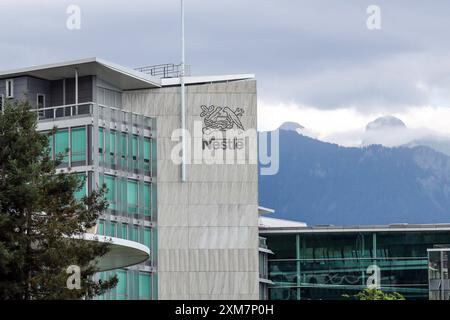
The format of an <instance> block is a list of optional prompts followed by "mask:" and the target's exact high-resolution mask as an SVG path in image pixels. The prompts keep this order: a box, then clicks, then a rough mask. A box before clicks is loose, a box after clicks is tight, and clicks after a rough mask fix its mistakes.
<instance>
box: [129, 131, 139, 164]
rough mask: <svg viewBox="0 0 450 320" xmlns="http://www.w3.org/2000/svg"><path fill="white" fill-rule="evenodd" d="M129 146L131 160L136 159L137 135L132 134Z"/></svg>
mask: <svg viewBox="0 0 450 320" xmlns="http://www.w3.org/2000/svg"><path fill="white" fill-rule="evenodd" d="M131 146H132V148H131V149H132V150H131V155H132V157H133V160H137V156H138V137H137V136H133V139H132V143H131Z"/></svg>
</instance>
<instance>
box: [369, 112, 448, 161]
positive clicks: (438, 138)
mask: <svg viewBox="0 0 450 320" xmlns="http://www.w3.org/2000/svg"><path fill="white" fill-rule="evenodd" d="M372 144H381V145H383V146H386V147H396V146H405V147H409V148H412V147H416V146H427V147H430V148H431V149H434V150H436V151H439V152H442V153H444V154H446V155H448V156H450V137H445V136H442V135H439V134H438V133H436V132H433V131H431V130H428V129H424V128H417V129H412V128H408V127H407V126H406V125H405V123H404V122H403V121H402V120H400V119H399V118H396V117H394V116H383V117H379V118H377V119H375V120H374V121H372V122H370V123H368V124H367V125H366V130H365V132H364V134H363V139H362V143H361V146H368V145H372Z"/></svg>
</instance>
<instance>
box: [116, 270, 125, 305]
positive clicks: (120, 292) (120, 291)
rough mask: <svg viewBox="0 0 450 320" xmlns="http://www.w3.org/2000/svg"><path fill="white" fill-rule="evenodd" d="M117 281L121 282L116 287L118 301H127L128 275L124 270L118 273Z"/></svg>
mask: <svg viewBox="0 0 450 320" xmlns="http://www.w3.org/2000/svg"><path fill="white" fill-rule="evenodd" d="M117 279H118V280H119V283H117V287H116V292H117V299H119V300H121V299H125V298H126V293H127V273H126V272H125V271H122V270H120V271H117Z"/></svg>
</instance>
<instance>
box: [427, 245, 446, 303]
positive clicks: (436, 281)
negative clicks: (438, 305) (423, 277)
mask: <svg viewBox="0 0 450 320" xmlns="http://www.w3.org/2000/svg"><path fill="white" fill-rule="evenodd" d="M449 257H450V248H449V247H445V246H435V248H432V249H428V284H429V298H430V300H450V279H449V274H448V271H449V270H448V267H449V265H448V262H449Z"/></svg>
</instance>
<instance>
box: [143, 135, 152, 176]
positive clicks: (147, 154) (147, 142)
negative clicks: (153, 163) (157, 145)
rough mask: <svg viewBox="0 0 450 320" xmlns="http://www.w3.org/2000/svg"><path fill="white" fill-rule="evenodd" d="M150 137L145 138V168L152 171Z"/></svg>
mask: <svg viewBox="0 0 450 320" xmlns="http://www.w3.org/2000/svg"><path fill="white" fill-rule="evenodd" d="M150 148H151V145H150V139H149V138H144V170H145V171H150Z"/></svg>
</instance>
